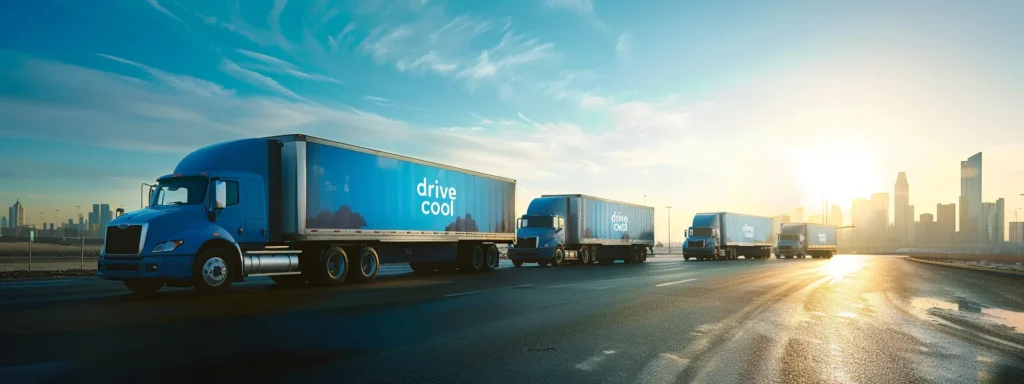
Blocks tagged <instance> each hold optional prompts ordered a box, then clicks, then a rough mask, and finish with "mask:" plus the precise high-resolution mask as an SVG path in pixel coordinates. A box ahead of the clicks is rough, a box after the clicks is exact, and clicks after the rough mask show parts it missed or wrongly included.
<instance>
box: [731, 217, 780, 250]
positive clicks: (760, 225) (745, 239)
mask: <svg viewBox="0 0 1024 384" xmlns="http://www.w3.org/2000/svg"><path fill="white" fill-rule="evenodd" d="M721 220H722V221H724V227H725V230H724V231H723V235H724V236H725V239H724V241H723V244H724V245H726V246H730V245H735V246H747V247H749V246H758V245H767V246H770V245H772V219H771V218H769V217H761V216H751V215H743V214H738V213H723V214H721Z"/></svg>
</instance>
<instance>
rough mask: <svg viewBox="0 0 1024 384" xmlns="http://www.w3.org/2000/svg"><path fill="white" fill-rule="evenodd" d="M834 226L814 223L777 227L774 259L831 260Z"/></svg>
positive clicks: (836, 245)
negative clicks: (808, 257)
mask: <svg viewBox="0 0 1024 384" xmlns="http://www.w3.org/2000/svg"><path fill="white" fill-rule="evenodd" d="M838 246H839V244H838V243H837V242H836V226H835V225H825V224H814V223H786V224H781V226H780V227H779V241H778V242H777V243H775V257H777V258H779V259H785V258H787V257H792V258H804V257H806V256H811V257H813V258H816V259H817V258H825V259H831V258H832V256H835V255H836V251H837V248H838Z"/></svg>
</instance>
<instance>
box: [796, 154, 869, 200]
mask: <svg viewBox="0 0 1024 384" xmlns="http://www.w3.org/2000/svg"><path fill="white" fill-rule="evenodd" d="M795 164H798V167H799V168H797V169H794V172H795V173H796V179H797V182H798V183H799V186H800V191H801V192H802V193H803V196H804V197H803V201H802V203H803V204H804V205H805V206H806V207H807V213H808V214H811V213H812V212H818V211H820V209H819V208H817V207H821V205H822V203H823V202H824V201H828V202H829V204H830V205H840V206H843V207H848V206H849V204H850V202H851V201H852V200H853V199H854V198H857V197H868V196H869V195H870V194H871V192H872V191H874V190H876V189H877V187H878V185H877V183H878V181H879V180H880V179H879V175H880V171H879V163H878V159H877V158H876V157H875V156H874V155H873V154H870V153H868V152H865V151H860V150H856V149H851V148H828V149H816V150H811V151H807V152H802V153H800V154H799V155H797V162H796V163H795ZM844 210H845V209H844Z"/></svg>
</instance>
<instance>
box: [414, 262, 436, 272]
mask: <svg viewBox="0 0 1024 384" xmlns="http://www.w3.org/2000/svg"><path fill="white" fill-rule="evenodd" d="M409 268H411V269H412V271H413V273H416V274H417V275H429V274H431V273H433V272H434V269H435V268H436V267H434V265H433V264H431V263H409Z"/></svg>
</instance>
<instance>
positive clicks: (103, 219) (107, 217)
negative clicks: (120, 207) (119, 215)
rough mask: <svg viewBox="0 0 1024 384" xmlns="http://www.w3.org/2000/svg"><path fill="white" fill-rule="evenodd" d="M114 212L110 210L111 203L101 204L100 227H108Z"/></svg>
mask: <svg viewBox="0 0 1024 384" xmlns="http://www.w3.org/2000/svg"><path fill="white" fill-rule="evenodd" d="M113 216H114V213H113V212H111V211H110V204H100V228H106V227H107V224H110V222H111V221H113V220H114V218H113Z"/></svg>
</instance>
